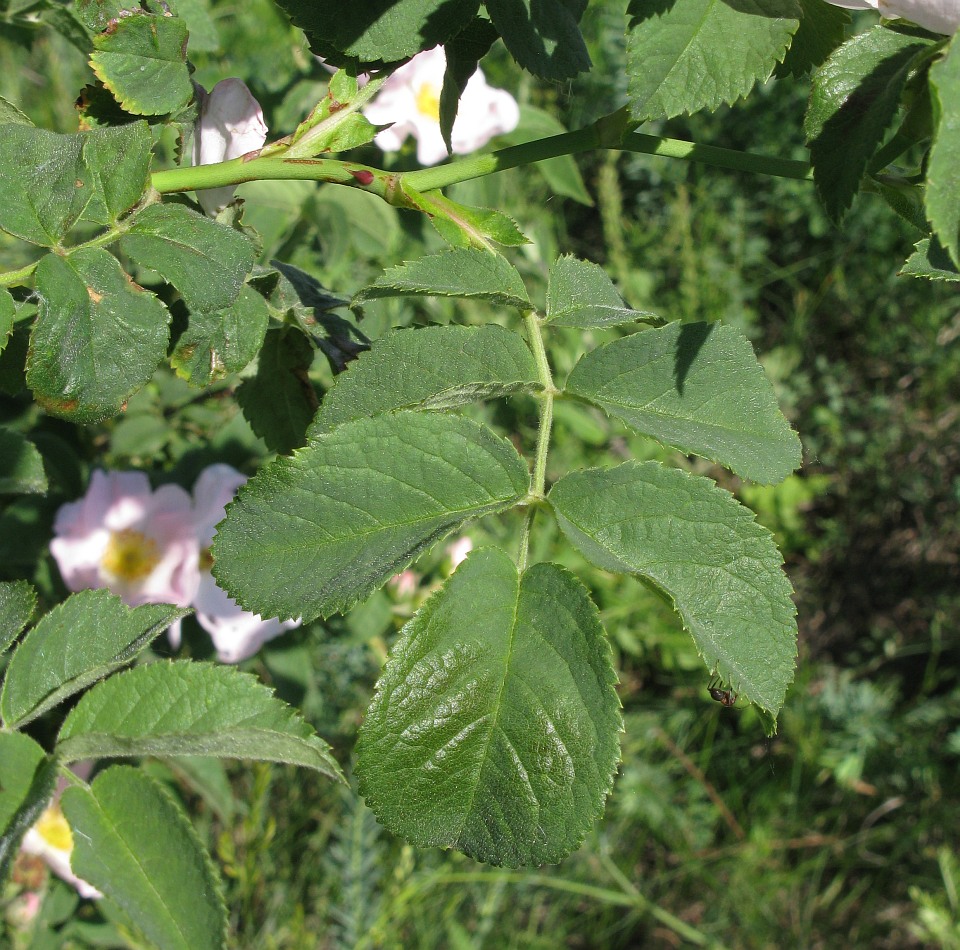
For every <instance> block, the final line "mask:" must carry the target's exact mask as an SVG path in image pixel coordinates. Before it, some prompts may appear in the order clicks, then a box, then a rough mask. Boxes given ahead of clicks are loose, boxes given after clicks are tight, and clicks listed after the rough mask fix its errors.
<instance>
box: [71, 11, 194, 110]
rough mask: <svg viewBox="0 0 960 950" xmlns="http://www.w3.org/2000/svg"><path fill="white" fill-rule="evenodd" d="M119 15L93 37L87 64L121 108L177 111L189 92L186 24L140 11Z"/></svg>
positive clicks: (189, 97)
mask: <svg viewBox="0 0 960 950" xmlns="http://www.w3.org/2000/svg"><path fill="white" fill-rule="evenodd" d="M125 13H126V15H124V16H122V17H120V18H118V19H116V20H112V21H111V22H110V23H109V24H108V26H107V28H106V29H105V30H104V31H103V32H102V33H98V34H97V35H96V36H94V38H93V45H94V50H95V51H94V53H93V55H92V56H91V57H90V66H91V67H92V69H93V71H94V72H95V73H96V75H97V78H98V79H100V80H101V81H102V82H103V84H104V85H105V86H106V87H107V88H108V89H109V90H110V91H111V92H112V93H113V95H114V96H115V97H116V99H117V102H119V103H120V105H122V106H123V108H124V109H126V110H127V112H130V113H132V114H133V115H165V114H167V113H172V112H177V111H178V110H179V109H182V108H183V107H184V106H185V105H186V104H187V103H188V102H189V101H190V99H191V97H192V96H193V84H192V83H191V82H190V72H189V70H188V69H187V62H186V52H187V24H186V23H185V22H184V21H183V20H181V19H180V18H179V17H173V16H157V15H154V14H152V13H145V12H143V11H140V10H136V11H125Z"/></svg>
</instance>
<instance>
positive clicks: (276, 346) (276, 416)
mask: <svg viewBox="0 0 960 950" xmlns="http://www.w3.org/2000/svg"><path fill="white" fill-rule="evenodd" d="M313 355H314V350H313V347H312V346H311V345H310V341H309V340H308V339H307V338H306V337H305V336H304V335H303V334H302V333H301V332H300V331H299V330H297V329H295V328H294V327H280V328H276V329H271V330H268V331H267V334H266V336H265V337H264V341H263V347H262V348H261V350H260V356H259V358H258V360H257V372H256V375H254V376H251V377H250V378H249V379H245V380H244V381H243V383H242V384H241V386H240V388H239V389H238V390H237V402H238V403H240V409H241V410H242V411H243V415H244V418H245V419H246V420H247V422H249V423H250V428H252V429H253V431H254V432H255V433H256V434H257V435H258V436H260V438H261V439H263V441H264V442H266V444H267V448H268V449H270V451H272V452H282V453H287V452H292V451H293V450H294V449H296V448H299V447H300V446H301V445H303V444H304V442H306V441H307V426H309V425H310V420H311V419H312V418H313V414H314V413H315V412H316V411H317V402H318V399H317V392H316V390H315V389H314V388H313V383H312V382H311V381H310V377H309V375H308V373H307V371H308V370H309V369H310V365H311V364H312V363H313Z"/></svg>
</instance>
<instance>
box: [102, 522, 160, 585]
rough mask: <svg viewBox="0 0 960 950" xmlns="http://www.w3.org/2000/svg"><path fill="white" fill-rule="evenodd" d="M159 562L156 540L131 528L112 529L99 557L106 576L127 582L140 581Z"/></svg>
mask: <svg viewBox="0 0 960 950" xmlns="http://www.w3.org/2000/svg"><path fill="white" fill-rule="evenodd" d="M159 563H160V552H159V550H158V549H157V543H156V541H154V540H152V539H151V538H148V537H147V536H146V535H144V534H141V533H140V532H139V531H134V530H133V529H132V528H126V529H124V530H123V531H114V532H113V533H112V534H111V535H110V540H109V542H108V543H107V549H106V551H104V552H103V557H102V558H100V567H101V568H102V570H103V573H104V574H106V575H107V577H109V578H111V579H112V580H115V581H126V582H127V583H133V582H135V581H142V580H143V579H144V578H145V577H146V576H147V575H148V574H149V573H150V572H151V571H152V570H153V569H154V568H155V567H156V566H157V565H158V564H159Z"/></svg>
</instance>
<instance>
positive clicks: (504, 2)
mask: <svg viewBox="0 0 960 950" xmlns="http://www.w3.org/2000/svg"><path fill="white" fill-rule="evenodd" d="M486 7H487V13H489V14H490V19H491V20H493V25H494V26H495V27H496V28H497V30H498V31H499V32H500V35H501V36H502V37H503V43H504V45H505V46H506V47H507V49H508V50H510V53H511V55H512V56H513V58H514V59H515V60H516V61H517V62H518V63H519V64H520V65H521V66H522V67H523V68H524V69H526V70H528V71H529V72H531V73H533V74H534V75H535V76H540V77H541V78H542V79H572V78H573V77H574V76H576V75H577V74H578V73H582V72H586V70H588V69H589V68H590V54H589V53H588V52H587V46H586V43H584V41H583V35H582V34H581V32H580V26H579V23H580V17H581V16H583V11H584V10H585V9H586V7H587V0H486Z"/></svg>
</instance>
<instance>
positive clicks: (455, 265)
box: [353, 247, 532, 310]
mask: <svg viewBox="0 0 960 950" xmlns="http://www.w3.org/2000/svg"><path fill="white" fill-rule="evenodd" d="M417 294H419V295H423V296H432V297H466V298H474V299H479V300H489V301H490V302H491V303H494V304H499V305H502V306H505V307H516V308H518V309H519V310H529V309H530V307H531V306H532V304H531V303H530V299H529V298H528V297H527V289H526V287H524V285H523V278H522V277H521V276H520V274H519V273H518V272H517V270H516V268H515V267H514V266H513V265H512V264H510V263H508V262H507V260H506V259H505V258H503V257H501V256H500V255H499V254H491V253H489V252H488V251H483V250H480V249H479V248H473V247H470V248H467V247H463V248H453V249H452V250H448V251H442V252H441V253H439V254H432V255H430V256H429V257H421V258H419V259H418V260H415V261H410V262H408V263H406V264H399V265H398V266H396V267H391V268H390V269H389V270H388V271H386V273H384V274H382V275H381V276H380V277H378V278H377V279H376V280H375V281H374V282H373V284H371V285H370V286H369V287H364V288H363V290H361V291H360V292H359V293H358V294H357V295H356V296H355V297H354V298H353V303H354V305H356V304H359V303H362V302H363V301H365V300H376V299H377V298H379V297H399V296H404V295H417Z"/></svg>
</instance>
